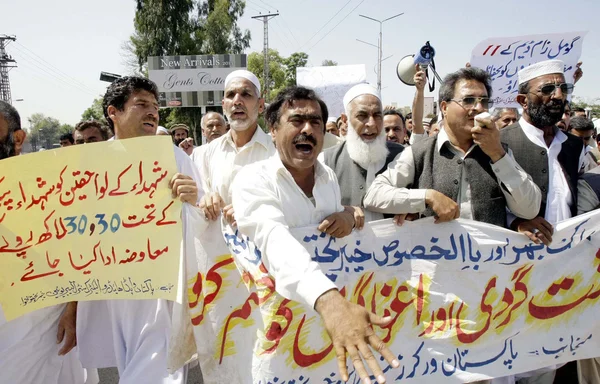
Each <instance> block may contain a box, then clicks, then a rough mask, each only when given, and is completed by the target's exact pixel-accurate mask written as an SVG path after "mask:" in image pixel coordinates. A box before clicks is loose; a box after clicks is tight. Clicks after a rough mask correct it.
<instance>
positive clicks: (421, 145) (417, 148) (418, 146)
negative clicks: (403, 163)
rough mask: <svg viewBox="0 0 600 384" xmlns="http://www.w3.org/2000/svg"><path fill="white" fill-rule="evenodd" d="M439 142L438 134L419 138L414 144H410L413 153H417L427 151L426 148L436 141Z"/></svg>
mask: <svg viewBox="0 0 600 384" xmlns="http://www.w3.org/2000/svg"><path fill="white" fill-rule="evenodd" d="M436 142H437V135H436V136H429V137H426V138H424V139H423V140H419V141H417V142H416V143H414V144H413V145H411V146H410V148H411V150H412V153H413V155H416V154H418V153H421V152H425V149H426V148H429V147H430V146H432V145H435V143H436Z"/></svg>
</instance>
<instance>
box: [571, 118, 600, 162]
mask: <svg viewBox="0 0 600 384" xmlns="http://www.w3.org/2000/svg"><path fill="white" fill-rule="evenodd" d="M569 132H570V133H571V134H573V135H574V136H577V137H579V138H580V139H581V140H582V141H583V145H584V146H585V152H586V153H585V160H584V161H585V164H584V166H583V171H584V172H587V171H590V170H592V169H594V168H596V167H597V166H598V159H596V157H595V156H594V154H593V153H592V151H593V147H592V143H593V142H594V141H595V140H596V127H594V123H593V122H592V120H590V119H588V118H586V117H581V116H576V117H573V118H572V119H571V124H570V130H569Z"/></svg>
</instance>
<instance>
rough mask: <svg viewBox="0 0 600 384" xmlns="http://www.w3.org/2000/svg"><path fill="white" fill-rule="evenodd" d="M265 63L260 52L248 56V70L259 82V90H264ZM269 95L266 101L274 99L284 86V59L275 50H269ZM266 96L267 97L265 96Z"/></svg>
mask: <svg viewBox="0 0 600 384" xmlns="http://www.w3.org/2000/svg"><path fill="white" fill-rule="evenodd" d="M264 68H265V61H264V55H263V54H262V53H260V52H252V53H251V54H249V55H248V70H249V71H250V72H252V73H254V74H255V75H256V76H257V77H258V79H259V80H260V86H261V89H263V90H264V89H265V79H264ZM268 82H269V84H270V86H269V95H268V97H266V98H267V100H272V99H273V98H275V96H276V95H277V93H279V91H281V90H282V89H283V88H285V86H286V67H285V65H284V59H283V58H282V57H281V56H280V55H279V52H278V51H277V50H275V49H269V80H268ZM266 96H267V95H266Z"/></svg>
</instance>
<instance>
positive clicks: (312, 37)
mask: <svg viewBox="0 0 600 384" xmlns="http://www.w3.org/2000/svg"><path fill="white" fill-rule="evenodd" d="M351 2H352V0H348V2H347V3H346V4H344V5H343V6H342V8H340V10H339V11H337V12H336V13H335V15H333V16H332V17H331V18H330V19H329V20H328V21H327V22H326V23H325V24H323V26H322V27H321V29H319V30H318V31H317V32H315V34H314V35H312V36H311V37H310V39H308V40H307V41H306V43H304V44H303V45H302V47H305V46H306V45H308V43H309V42H310V41H311V40H312V39H314V38H315V36H317V35H318V34H319V33H320V32H321V31H322V30H323V29H325V27H326V26H327V24H329V23H331V21H332V20H333V19H334V18H335V17H336V16H337V15H339V14H340V12H342V11H343V10H344V8H346V6H347V5H348V4H350V3H351ZM361 3H362V1H361ZM359 5H360V4H359ZM302 47H300V48H302Z"/></svg>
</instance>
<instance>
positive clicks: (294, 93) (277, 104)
mask: <svg viewBox="0 0 600 384" xmlns="http://www.w3.org/2000/svg"><path fill="white" fill-rule="evenodd" d="M296 100H312V101H316V102H317V103H319V106H320V107H321V118H322V119H323V129H325V123H326V122H327V118H328V117H329V112H328V111H327V105H326V104H325V102H324V101H323V100H321V99H320V98H319V96H317V94H316V93H315V91H313V90H312V89H308V88H304V87H299V86H291V87H287V88H285V89H283V90H282V91H281V92H279V94H278V95H277V97H276V98H275V100H273V102H272V103H271V104H270V105H269V106H268V107H267V112H266V116H265V119H266V120H267V124H268V125H269V127H274V126H275V125H277V123H278V122H279V119H280V118H281V107H282V105H283V104H287V105H288V106H291V105H292V104H293V103H294V101H296Z"/></svg>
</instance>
